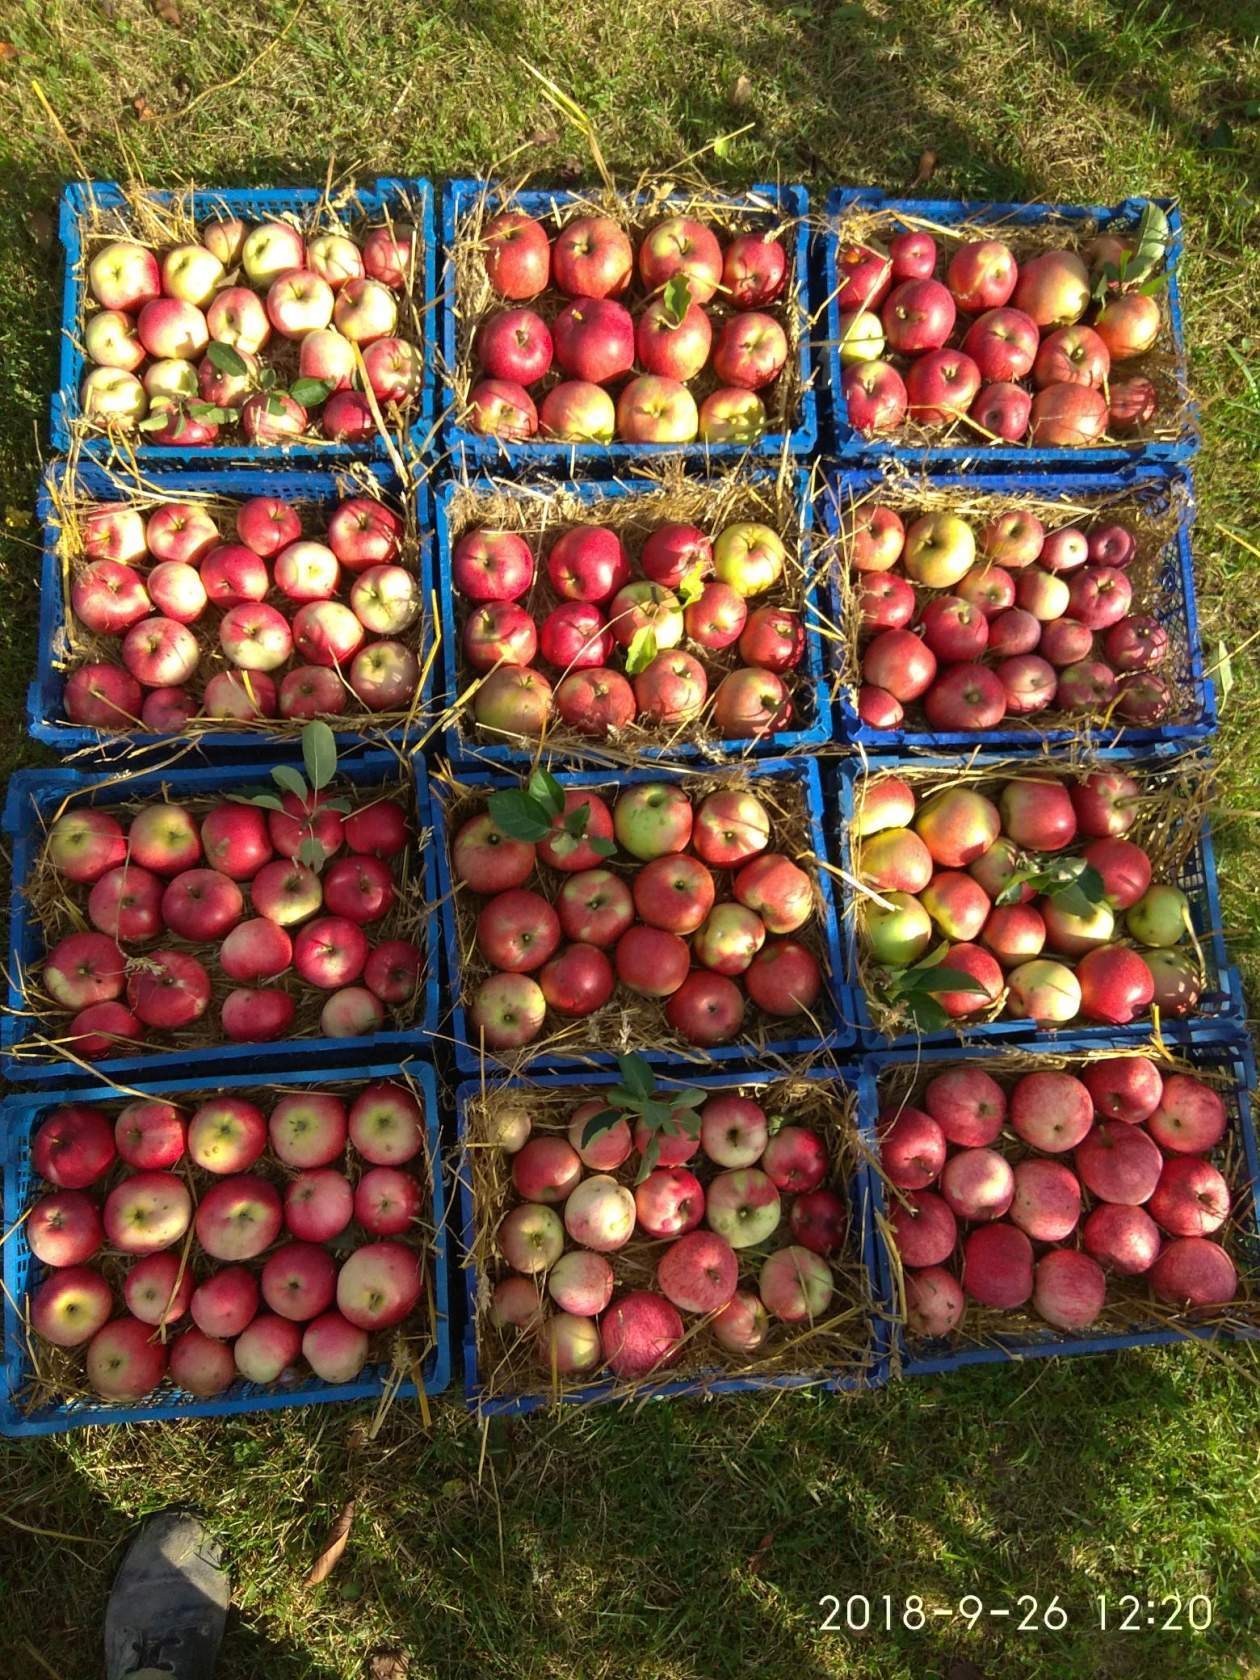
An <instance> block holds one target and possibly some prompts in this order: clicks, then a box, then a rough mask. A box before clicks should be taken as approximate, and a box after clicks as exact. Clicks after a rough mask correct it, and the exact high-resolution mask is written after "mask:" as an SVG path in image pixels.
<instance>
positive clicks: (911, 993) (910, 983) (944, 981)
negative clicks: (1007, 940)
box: [888, 940, 988, 1014]
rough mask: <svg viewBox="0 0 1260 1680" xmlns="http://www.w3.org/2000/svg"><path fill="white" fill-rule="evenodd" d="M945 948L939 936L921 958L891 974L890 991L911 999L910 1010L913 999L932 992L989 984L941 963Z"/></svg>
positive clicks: (966, 989) (973, 989)
mask: <svg viewBox="0 0 1260 1680" xmlns="http://www.w3.org/2000/svg"><path fill="white" fill-rule="evenodd" d="M948 952H949V946H948V944H946V943H945V941H943V940H942V942H941V943H940V944H939V945H938V946H937V947H936V949H935V950H934V951H930V952H929V953H928V955H927V956H926V957H924V958H923V960H922V962H919V963H916V964H915V966H914V967H913V968H906V969H902V971H901V973H900V974H894V975H893V976H892V979H891V982H890V984H889V987H888V990H889V993H890V995H891V996H892V997H894V998H904V999H906V1000H907V1001H908V1002H910V1003H911V1006H912V1007H911V1014H913V1013H914V1010H913V1000H914V999H915V998H927V997H930V996H931V995H932V993H934V992H987V991H988V987H987V986H982V985H981V984H980V982H979V981H978V980H977V979H975V977H974V976H973V975H970V974H964V973H963V971H962V970H961V969H959V968H946V967H945V966H944V963H945V958H946V956H947V955H948Z"/></svg>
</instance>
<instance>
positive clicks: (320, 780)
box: [302, 719, 337, 792]
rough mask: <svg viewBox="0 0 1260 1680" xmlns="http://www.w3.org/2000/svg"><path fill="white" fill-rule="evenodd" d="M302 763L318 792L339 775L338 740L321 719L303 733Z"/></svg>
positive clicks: (309, 725) (310, 724)
mask: <svg viewBox="0 0 1260 1680" xmlns="http://www.w3.org/2000/svg"><path fill="white" fill-rule="evenodd" d="M302 763H303V764H305V766H306V774H307V776H308V778H309V780H310V784H311V786H312V787H313V788H314V789H315V790H316V792H318V791H319V789H320V788H326V787H327V786H328V784H329V782H331V781H332V779H333V777H334V776H335V775H336V774H337V738H336V736H335V735H334V734H333V732H332V730H331V729H330V728H329V726H328V725H327V724H326V723H323V722H321V721H320V720H319V719H316V720H315V721H314V722H312V723H308V724H307V725H306V727H305V728H304V729H303V731H302Z"/></svg>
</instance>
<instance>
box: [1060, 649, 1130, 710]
mask: <svg viewBox="0 0 1260 1680" xmlns="http://www.w3.org/2000/svg"><path fill="white" fill-rule="evenodd" d="M1115 694H1116V676H1115V672H1114V671H1113V670H1112V669H1111V667H1110V665H1104V664H1103V662H1102V660H1101V659H1082V660H1081V662H1080V664H1078V665H1068V666H1065V667H1064V669H1063V670H1062V671H1060V672H1059V681H1058V686H1057V687H1056V689H1055V693H1054V703H1055V705H1056V706H1057V707H1058V708H1059V710H1060V711H1063V712H1105V711H1106V709H1107V707H1108V706H1109V705H1110V704H1111V702H1112V700H1114V699H1115Z"/></svg>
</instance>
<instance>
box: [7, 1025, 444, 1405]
mask: <svg viewBox="0 0 1260 1680" xmlns="http://www.w3.org/2000/svg"><path fill="white" fill-rule="evenodd" d="M184 1060H185V1065H186V1064H187V1060H188V1058H185V1059H184ZM400 1073H403V1074H405V1075H406V1076H407V1077H408V1078H410V1079H412V1080H413V1081H415V1083H416V1084H417V1085H418V1086H419V1087H420V1092H421V1095H422V1098H423V1103H424V1109H425V1127H426V1145H425V1153H426V1155H427V1157H428V1161H429V1164H430V1166H431V1168H432V1192H431V1221H430V1222H431V1224H432V1227H433V1232H434V1238H433V1245H432V1250H431V1259H432V1274H431V1275H432V1284H433V1291H432V1297H431V1301H432V1311H433V1314H434V1332H435V1335H434V1342H433V1346H432V1348H431V1350H430V1351H429V1353H428V1355H427V1357H426V1358H425V1361H424V1365H423V1368H422V1372H421V1380H422V1383H423V1388H424V1392H425V1393H426V1394H440V1393H441V1392H442V1391H443V1390H444V1389H445V1388H446V1387H447V1385H448V1384H449V1382H450V1378H451V1337H450V1323H449V1319H448V1317H447V1299H448V1278H447V1264H448V1262H447V1233H446V1188H445V1184H444V1182H443V1173H442V1153H441V1139H440V1135H439V1110H438V1087H437V1079H436V1077H435V1074H434V1071H433V1068H432V1066H430V1065H429V1064H428V1063H427V1062H420V1061H415V1060H408V1061H407V1062H406V1063H405V1064H403V1063H399V1062H378V1063H372V1064H369V1065H366V1066H362V1067H357V1068H356V1067H339V1066H336V1065H335V1064H334V1065H330V1066H328V1067H326V1068H321V1069H320V1070H319V1071H318V1072H310V1071H303V1072H298V1073H275V1074H259V1073H258V1072H239V1071H236V1072H228V1071H226V1070H225V1069H223V1068H222V1067H214V1068H210V1069H208V1070H207V1071H206V1072H205V1073H204V1074H201V1075H198V1076H196V1077H192V1078H185V1079H178V1080H172V1081H169V1082H167V1083H165V1084H161V1085H147V1084H146V1085H140V1086H137V1087H135V1088H134V1089H135V1090H136V1091H138V1092H139V1093H140V1094H141V1095H143V1096H151V1097H155V1098H169V1099H171V1100H173V1101H175V1102H177V1103H178V1102H179V1101H180V1100H181V1098H186V1097H191V1096H192V1095H193V1094H194V1093H201V1094H203V1095H205V1096H214V1095H219V1094H221V1093H222V1092H224V1091H235V1092H241V1091H244V1090H248V1089H251V1088H256V1087H258V1086H259V1085H260V1084H265V1085H266V1086H267V1087H268V1088H269V1089H270V1088H274V1089H275V1090H276V1091H277V1092H280V1091H285V1090H287V1091H303V1090H309V1089H319V1090H325V1089H328V1088H329V1087H332V1086H336V1085H344V1084H346V1083H350V1082H353V1083H355V1084H367V1083H368V1082H369V1081H372V1080H377V1079H391V1078H397V1077H398V1076H399V1074H400ZM126 1094H128V1095H129V1094H131V1089H130V1088H129V1090H128V1092H127V1093H126ZM119 1100H120V1096H119V1091H118V1090H117V1089H116V1088H115V1087H113V1086H112V1085H87V1086H79V1087H76V1088H72V1089H60V1088H59V1089H58V1090H56V1091H44V1092H41V1093H40V1094H38V1095H29V1094H28V1095H25V1096H11V1097H9V1098H7V1099H6V1100H5V1102H4V1103H3V1105H0V1165H2V1167H3V1178H4V1228H5V1230H6V1231H7V1232H9V1233H10V1235H9V1240H8V1241H7V1242H6V1243H5V1245H4V1291H5V1295H4V1377H3V1384H2V1386H0V1435H5V1436H32V1435H52V1434H57V1433H60V1432H62V1431H64V1430H68V1429H78V1428H82V1427H84V1426H86V1425H89V1424H101V1423H144V1422H149V1421H155V1420H159V1419H173V1418H187V1417H230V1416H233V1415H236V1414H239V1413H242V1412H264V1411H277V1410H281V1409H285V1408H288V1407H291V1406H311V1405H322V1404H326V1403H327V1402H329V1401H333V1400H371V1401H377V1402H379V1401H381V1400H382V1399H383V1397H384V1395H385V1392H386V1388H387V1384H388V1383H389V1378H390V1371H389V1367H388V1366H386V1365H383V1364H376V1365H371V1366H368V1367H366V1368H365V1369H364V1371H363V1372H362V1373H361V1374H360V1375H359V1376H358V1377H356V1378H355V1380H354V1381H353V1382H348V1383H327V1382H324V1381H322V1380H321V1379H320V1378H318V1377H316V1376H314V1375H313V1374H311V1373H309V1372H308V1373H307V1374H306V1375H305V1376H303V1377H300V1378H298V1379H297V1380H295V1381H292V1382H284V1381H282V1382H280V1383H276V1384H274V1385H270V1386H268V1385H264V1384H260V1383H251V1382H246V1381H244V1380H243V1379H238V1380H237V1381H236V1382H234V1383H233V1384H232V1386H231V1387H230V1388H229V1389H228V1390H227V1391H226V1392H225V1393H223V1394H221V1395H218V1396H217V1397H215V1398H214V1399H210V1400H201V1399H197V1398H195V1397H194V1396H193V1395H191V1394H187V1393H184V1392H183V1391H182V1390H179V1389H175V1388H169V1387H164V1388H161V1389H158V1390H156V1391H155V1392H154V1393H153V1394H151V1395H149V1396H147V1397H146V1398H145V1399H144V1400H142V1401H140V1402H138V1403H136V1404H133V1405H127V1404H114V1403H112V1402H109V1401H104V1400H91V1399H84V1400H79V1399H75V1400H60V1401H58V1400H48V1401H45V1402H44V1403H42V1404H40V1405H38V1406H35V1407H32V1408H29V1409H28V1407H27V1405H26V1404H24V1399H23V1397H24V1394H25V1392H26V1391H27V1390H28V1389H29V1387H30V1384H31V1381H32V1375H33V1372H32V1366H31V1357H30V1348H29V1345H28V1332H27V1328H26V1312H25V1307H26V1299H27V1294H28V1291H29V1290H30V1287H31V1282H32V1273H33V1271H34V1269H35V1268H36V1266H37V1265H38V1262H36V1261H35V1260H34V1258H33V1256H32V1254H31V1252H30V1249H29V1248H28V1246H27V1243H26V1237H25V1234H24V1232H23V1229H22V1224H21V1220H22V1216H23V1214H24V1212H25V1210H26V1208H27V1206H28V1204H29V1202H30V1197H31V1189H32V1180H33V1176H34V1174H33V1169H32V1166H31V1149H30V1146H31V1137H32V1135H33V1133H34V1131H35V1129H36V1127H37V1126H38V1125H39V1123H40V1120H41V1119H42V1117H43V1116H44V1115H45V1114H46V1113H47V1112H48V1111H49V1110H50V1109H53V1108H55V1107H57V1106H58V1105H59V1104H61V1103H63V1102H75V1103H88V1104H96V1103H117V1102H118V1101H119ZM394 1396H395V1401H396V1403H399V1404H404V1405H405V1404H407V1403H409V1402H410V1403H412V1404H414V1403H415V1402H416V1399H417V1389H416V1384H415V1382H414V1381H413V1380H411V1379H410V1378H408V1379H407V1380H406V1381H404V1382H403V1383H402V1384H401V1385H400V1386H399V1387H398V1388H397V1390H395V1391H394Z"/></svg>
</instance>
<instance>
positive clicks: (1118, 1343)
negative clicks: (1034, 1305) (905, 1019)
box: [862, 1027, 1260, 1376]
mask: <svg viewBox="0 0 1260 1680" xmlns="http://www.w3.org/2000/svg"><path fill="white" fill-rule="evenodd" d="M1053 1048H1054V1052H1055V1054H1056V1056H1072V1055H1076V1054H1082V1055H1084V1054H1092V1055H1095V1056H1096V1055H1098V1054H1099V1053H1100V1052H1101V1053H1103V1054H1117V1055H1119V1054H1123V1053H1125V1052H1129V1053H1134V1052H1136V1053H1141V1052H1142V1051H1144V1050H1149V1051H1150V1053H1151V1055H1152V1056H1153V1057H1154V1059H1155V1060H1156V1062H1157V1064H1158V1062H1159V1060H1160V1058H1161V1056H1162V1055H1164V1054H1165V1053H1171V1054H1172V1055H1173V1056H1174V1057H1176V1058H1177V1059H1178V1060H1180V1061H1185V1062H1188V1063H1190V1064H1191V1066H1192V1067H1193V1068H1194V1069H1195V1070H1201V1071H1203V1072H1204V1073H1205V1074H1206V1073H1211V1074H1216V1075H1220V1076H1222V1077H1223V1078H1224V1080H1225V1081H1226V1084H1225V1086H1224V1087H1223V1088H1221V1095H1222V1097H1223V1098H1224V1101H1225V1106H1226V1110H1227V1112H1228V1115H1229V1131H1228V1133H1227V1134H1226V1140H1225V1144H1226V1146H1227V1147H1228V1149H1229V1150H1230V1152H1231V1157H1232V1162H1233V1164H1234V1166H1235V1168H1236V1173H1237V1182H1236V1183H1234V1184H1233V1185H1232V1186H1231V1188H1233V1189H1234V1190H1235V1191H1236V1193H1237V1197H1238V1201H1237V1203H1236V1205H1235V1215H1234V1216H1235V1218H1236V1219H1237V1220H1238V1223H1239V1227H1240V1229H1239V1233H1238V1242H1239V1257H1240V1258H1241V1259H1242V1260H1243V1265H1244V1266H1245V1268H1246V1269H1247V1271H1248V1272H1249V1273H1250V1284H1249V1287H1250V1288H1252V1289H1255V1288H1256V1287H1257V1285H1260V1151H1258V1149H1257V1143H1256V1131H1255V1122H1254V1117H1253V1114H1252V1097H1253V1094H1254V1092H1255V1090H1256V1064H1255V1058H1254V1055H1253V1053H1252V1048H1251V1044H1250V1042H1249V1041H1248V1039H1247V1038H1246V1037H1245V1035H1244V1034H1242V1033H1241V1032H1238V1031H1236V1030H1227V1031H1216V1030H1212V1029H1208V1028H1202V1027H1195V1028H1192V1029H1189V1030H1187V1029H1184V1028H1172V1029H1167V1030H1166V1031H1165V1032H1164V1034H1163V1035H1162V1036H1161V1038H1160V1039H1159V1040H1157V1041H1155V1042H1154V1043H1153V1044H1152V1043H1148V1042H1147V1041H1146V1040H1145V1039H1138V1040H1135V1039H1133V1038H1131V1037H1128V1036H1125V1035H1122V1034H1112V1035H1110V1036H1108V1035H1106V1034H1103V1035H1102V1036H1094V1035H1084V1034H1072V1033H1066V1034H1062V1035H1060V1036H1059V1037H1057V1038H1056V1039H1055V1041H1054V1046H1053ZM1023 1049H1025V1047H1024V1046H1021V1045H1016V1044H995V1045H991V1046H989V1047H987V1050H986V1049H978V1048H977V1047H974V1046H972V1047H970V1049H969V1050H968V1052H967V1054H969V1055H971V1056H976V1057H978V1058H980V1062H979V1065H980V1066H981V1067H984V1066H985V1061H986V1059H987V1058H988V1057H990V1056H994V1055H998V1054H1000V1053H1002V1052H1003V1051H1020V1050H1023ZM960 1060H961V1055H960V1051H959V1050H958V1049H954V1050H917V1049H916V1050H913V1051H901V1052H892V1053H887V1054H872V1055H868V1056H866V1057H864V1058H863V1061H862V1066H863V1068H864V1070H865V1072H866V1075H867V1077H868V1079H869V1080H870V1081H871V1087H872V1088H873V1097H874V1102H875V1112H878V1110H879V1108H880V1105H881V1092H882V1090H883V1082H884V1081H885V1080H886V1079H887V1078H888V1076H889V1075H894V1076H896V1075H901V1076H903V1077H904V1078H907V1079H909V1080H910V1081H912V1083H913V1084H914V1085H915V1086H916V1087H917V1085H918V1083H919V1081H920V1079H922V1080H923V1081H924V1082H926V1080H928V1079H930V1078H932V1077H933V1076H934V1075H935V1074H937V1073H939V1072H942V1071H943V1070H944V1069H945V1068H947V1067H954V1066H957V1065H959V1063H960ZM1036 1066H1037V1060H1036V1057H1035V1054H1034V1053H1033V1052H1032V1051H1031V1050H1029V1051H1028V1052H1027V1055H1026V1059H1025V1065H1023V1066H1020V1067H1018V1068H1016V1069H1014V1070H1012V1074H1011V1076H1012V1077H1015V1076H1017V1075H1018V1073H1021V1072H1030V1071H1032V1070H1033V1069H1034V1068H1035V1067H1036ZM1068 1071H1069V1072H1071V1071H1072V1069H1071V1067H1070V1066H1069V1068H1068ZM1061 1158H1062V1157H1060V1156H1052V1157H1047V1159H1053V1160H1059V1159H1061ZM890 1195H891V1192H890V1190H889V1188H888V1187H887V1186H886V1185H885V1183H884V1181H883V1179H882V1177H881V1176H880V1174H879V1173H878V1172H877V1171H875V1170H872V1172H871V1199H872V1209H873V1214H874V1223H875V1226H876V1242H875V1246H876V1251H877V1261H878V1265H879V1268H880V1276H881V1280H882V1290H883V1302H884V1307H885V1310H886V1312H887V1313H888V1316H889V1320H890V1322H891V1325H892V1329H891V1335H892V1340H893V1345H894V1349H895V1351H894V1354H893V1367H894V1371H897V1370H899V1371H900V1373H901V1374H902V1375H905V1376H923V1375H933V1374H937V1373H940V1372H946V1371H956V1370H959V1369H961V1368H962V1367H963V1366H966V1365H993V1364H1001V1363H1003V1362H1005V1361H1007V1360H1012V1359H1036V1358H1046V1357H1049V1356H1051V1355H1054V1354H1065V1355H1066V1354H1083V1353H1118V1352H1121V1351H1122V1350H1124V1349H1126V1348H1140V1347H1168V1346H1173V1345H1175V1344H1177V1343H1179V1342H1184V1341H1186V1340H1187V1339H1190V1338H1195V1339H1211V1338H1213V1337H1216V1336H1218V1335H1226V1336H1245V1337H1247V1338H1249V1339H1254V1338H1256V1337H1260V1306H1257V1300H1256V1297H1254V1296H1253V1297H1252V1305H1251V1312H1250V1315H1249V1319H1244V1318H1241V1317H1238V1316H1237V1315H1231V1316H1233V1317H1234V1322H1233V1323H1232V1324H1230V1325H1229V1326H1228V1327H1227V1328H1225V1329H1222V1328H1221V1327H1220V1326H1219V1325H1218V1324H1205V1323H1202V1322H1200V1323H1198V1324H1196V1322H1195V1320H1194V1317H1193V1315H1191V1314H1182V1315H1180V1317H1179V1319H1177V1315H1175V1314H1170V1312H1169V1311H1168V1310H1167V1309H1164V1310H1163V1311H1162V1312H1160V1313H1159V1314H1147V1315H1146V1316H1145V1318H1144V1317H1143V1316H1142V1315H1141V1314H1139V1313H1137V1312H1136V1311H1135V1313H1134V1318H1133V1321H1132V1324H1131V1326H1130V1327H1128V1328H1125V1329H1101V1328H1100V1329H1094V1330H1090V1331H1086V1332H1084V1333H1081V1334H1072V1333H1070V1332H1068V1331H1062V1330H1056V1329H1054V1328H1052V1327H1051V1326H1050V1325H1048V1324H1047V1325H1044V1326H1043V1327H1041V1328H1039V1329H1037V1330H1034V1331H1029V1330H1028V1329H1026V1328H1025V1329H1022V1330H1020V1331H1016V1332H1013V1333H1012V1334H1011V1335H1009V1336H1006V1335H998V1336H996V1337H994V1338H993V1339H991V1340H990V1339H986V1340H985V1341H983V1342H980V1341H976V1340H973V1339H972V1338H970V1337H968V1336H966V1335H965V1331H966V1319H965V1318H964V1320H963V1325H962V1331H961V1332H959V1333H956V1334H955V1335H953V1336H951V1337H942V1338H917V1339H916V1338H912V1337H910V1336H909V1335H908V1334H907V1330H906V1326H905V1324H904V1323H903V1322H901V1310H900V1304H899V1301H898V1291H897V1285H896V1266H895V1264H894V1262H893V1260H892V1259H891V1258H890V1254H889V1248H888V1235H887V1233H888V1229H889V1227H888V1223H887V1216H888V1207H889V1198H890ZM1056 1246H1057V1245H1056ZM1239 1269H1240V1271H1241V1270H1243V1267H1242V1266H1240V1268H1239ZM1113 1281H1114V1280H1113ZM1135 1281H1136V1280H1135ZM1172 1319H1177V1321H1175V1322H1171V1321H1170V1320H1172Z"/></svg>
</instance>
